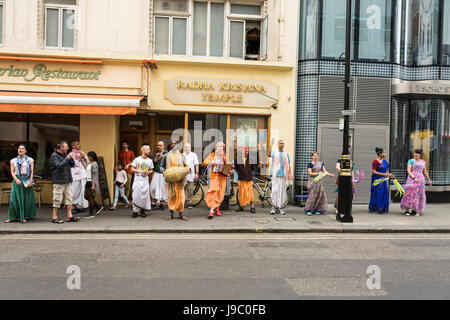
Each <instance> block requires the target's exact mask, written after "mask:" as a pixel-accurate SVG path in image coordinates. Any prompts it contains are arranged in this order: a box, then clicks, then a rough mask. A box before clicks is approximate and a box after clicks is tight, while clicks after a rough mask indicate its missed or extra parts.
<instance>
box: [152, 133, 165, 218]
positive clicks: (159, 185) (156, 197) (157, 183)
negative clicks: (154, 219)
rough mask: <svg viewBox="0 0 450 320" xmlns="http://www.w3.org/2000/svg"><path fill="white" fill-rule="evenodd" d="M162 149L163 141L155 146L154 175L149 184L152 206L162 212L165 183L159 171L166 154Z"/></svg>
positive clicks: (161, 171) (163, 146)
mask: <svg viewBox="0 0 450 320" xmlns="http://www.w3.org/2000/svg"><path fill="white" fill-rule="evenodd" d="M164 148H165V145H164V141H159V142H158V144H157V145H156V155H155V158H154V159H153V166H154V174H153V178H152V183H151V184H150V194H151V196H152V201H153V206H159V209H161V210H164V205H163V204H162V202H163V201H167V193H166V181H165V180H164V175H163V170H162V169H161V162H162V160H163V158H164V157H165V156H166V154H167V151H165V150H164Z"/></svg>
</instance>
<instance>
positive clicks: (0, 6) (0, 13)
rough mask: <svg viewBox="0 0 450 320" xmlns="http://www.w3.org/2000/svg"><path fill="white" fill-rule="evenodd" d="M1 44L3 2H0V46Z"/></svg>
mask: <svg viewBox="0 0 450 320" xmlns="http://www.w3.org/2000/svg"><path fill="white" fill-rule="evenodd" d="M2 44H3V2H1V1H0V45H2Z"/></svg>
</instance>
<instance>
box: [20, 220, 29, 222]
mask: <svg viewBox="0 0 450 320" xmlns="http://www.w3.org/2000/svg"><path fill="white" fill-rule="evenodd" d="M20 222H22V223H27V222H28V221H27V220H22V221H20Z"/></svg>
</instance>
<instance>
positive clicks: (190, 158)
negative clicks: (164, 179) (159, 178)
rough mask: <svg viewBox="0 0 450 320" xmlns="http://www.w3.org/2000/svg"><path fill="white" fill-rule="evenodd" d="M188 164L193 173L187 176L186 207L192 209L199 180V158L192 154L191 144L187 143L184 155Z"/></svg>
mask: <svg viewBox="0 0 450 320" xmlns="http://www.w3.org/2000/svg"><path fill="white" fill-rule="evenodd" d="M183 155H184V157H185V159H186V163H187V165H188V167H189V169H191V172H190V173H189V174H188V175H187V176H186V181H187V184H186V187H185V193H186V206H187V207H188V208H189V209H192V193H193V192H194V181H195V180H197V179H198V167H199V162H198V157H197V154H196V153H195V152H191V145H190V144H189V143H186V144H185V145H184V153H183Z"/></svg>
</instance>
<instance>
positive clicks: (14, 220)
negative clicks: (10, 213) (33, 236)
mask: <svg viewBox="0 0 450 320" xmlns="http://www.w3.org/2000/svg"><path fill="white" fill-rule="evenodd" d="M17 221H19V219H12V220H10V219H8V220H5V223H10V222H17Z"/></svg>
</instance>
